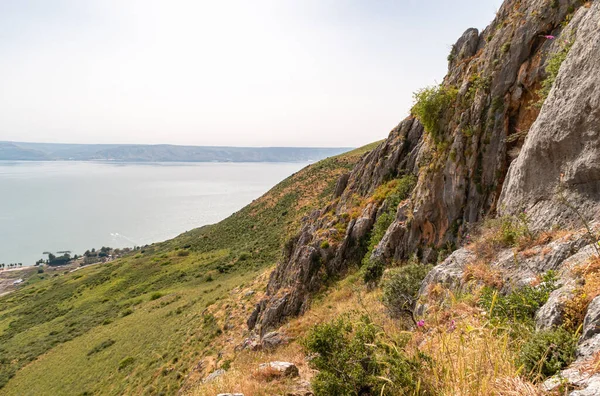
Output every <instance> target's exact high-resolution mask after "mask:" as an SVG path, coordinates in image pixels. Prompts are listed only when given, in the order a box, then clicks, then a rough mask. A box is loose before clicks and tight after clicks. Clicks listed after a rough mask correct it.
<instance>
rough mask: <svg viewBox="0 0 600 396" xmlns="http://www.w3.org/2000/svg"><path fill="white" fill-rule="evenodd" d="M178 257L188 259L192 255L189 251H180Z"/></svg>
mask: <svg viewBox="0 0 600 396" xmlns="http://www.w3.org/2000/svg"><path fill="white" fill-rule="evenodd" d="M177 255H178V256H179V257H186V256H189V255H190V251H189V250H178V251H177Z"/></svg>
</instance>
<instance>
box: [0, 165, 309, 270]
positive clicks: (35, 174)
mask: <svg viewBox="0 0 600 396" xmlns="http://www.w3.org/2000/svg"><path fill="white" fill-rule="evenodd" d="M305 165H306V164H300V163H285V164H282V163H251V164H250V163H243V164H240V163H237V164H232V163H191V164H190V163H175V164H173V163H168V164H166V163H158V164H157V163H153V164H139V163H138V164H130V163H129V164H123V163H93V162H3V161H0V263H2V262H3V263H7V264H8V263H12V262H22V263H23V265H31V264H33V263H34V262H35V261H36V260H38V259H40V258H42V252H44V251H46V250H48V251H51V252H56V251H60V250H71V251H72V252H73V254H81V253H83V252H84V251H85V250H87V249H90V248H92V247H95V248H99V247H101V246H111V247H127V246H134V245H144V244H147V243H152V242H158V241H163V240H166V239H169V238H172V237H174V236H176V235H178V234H180V233H182V232H184V231H187V230H190V229H192V228H196V227H199V226H202V225H206V224H211V223H215V222H218V221H219V220H222V219H224V218H225V217H227V216H229V215H230V214H231V213H233V212H235V211H237V210H239V209H241V208H242V207H244V206H245V205H246V204H248V203H250V202H251V201H252V200H253V199H255V198H258V197H259V196H261V195H262V194H263V193H264V192H266V191H267V190H269V189H270V188H271V187H272V186H274V185H275V184H277V183H278V182H279V181H281V180H283V179H284V178H285V177H287V176H289V175H291V174H292V173H294V172H296V171H298V170H299V169H301V168H302V167H304V166H305Z"/></svg>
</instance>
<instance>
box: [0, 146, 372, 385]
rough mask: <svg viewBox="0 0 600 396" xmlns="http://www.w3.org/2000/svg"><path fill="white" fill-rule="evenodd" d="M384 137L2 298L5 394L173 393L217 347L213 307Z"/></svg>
mask: <svg viewBox="0 0 600 396" xmlns="http://www.w3.org/2000/svg"><path fill="white" fill-rule="evenodd" d="M375 145H376V144H373V145H369V146H366V147H364V148H361V149H357V150H354V151H352V152H350V153H346V154H342V155H340V156H336V157H332V158H329V159H326V160H323V161H320V162H318V163H316V164H313V165H310V166H308V167H306V168H305V169H303V170H301V171H299V172H297V173H296V174H294V175H292V176H290V177H289V178H288V179H286V180H284V181H283V182H281V183H280V184H278V185H277V186H276V187H274V188H273V189H272V190H271V191H269V192H268V193H267V194H265V195H264V196H263V197H261V198H259V199H257V200H256V201H254V202H253V203H251V204H250V205H248V206H247V207H245V208H244V209H242V210H241V211H239V212H237V213H235V214H233V215H232V216H230V217H229V218H227V219H225V220H223V221H222V222H220V223H218V224H215V225H211V226H206V227H202V228H199V229H196V230H193V231H190V232H187V233H184V234H182V235H180V236H179V237H177V238H174V239H172V240H170V241H166V242H163V243H158V244H153V245H151V246H147V247H145V248H144V249H142V250H141V251H137V252H135V253H134V254H131V255H129V256H127V257H124V258H122V259H119V260H116V261H114V262H111V263H108V264H103V265H96V266H91V267H87V268H83V269H81V270H78V271H75V272H72V273H65V274H60V275H49V274H48V273H41V274H36V275H34V276H32V277H31V278H29V279H28V280H27V284H26V285H25V286H24V287H23V288H22V289H20V290H18V291H16V292H14V293H11V294H9V295H7V296H4V297H2V298H0V393H1V394H6V395H57V394H61V395H62V394H65V395H81V394H115V395H117V394H131V393H134V394H173V393H176V391H177V390H178V389H179V388H180V386H181V385H182V383H183V382H184V381H185V378H186V376H187V375H189V373H188V371H189V370H190V367H193V365H194V364H195V362H197V361H198V360H199V359H200V358H201V357H203V356H208V355H211V354H213V353H214V352H215V351H214V350H212V347H211V340H213V339H214V338H215V337H218V336H219V335H220V334H221V333H222V332H223V329H222V328H221V327H220V326H219V325H218V324H217V321H216V319H215V317H214V315H213V314H212V313H210V310H209V309H208V308H209V307H211V306H214V304H216V303H217V302H218V301H219V300H223V299H225V298H226V297H227V296H228V295H229V293H230V291H231V290H232V289H234V288H239V287H242V286H243V285H245V284H248V283H249V282H252V281H255V280H256V279H257V277H258V276H259V275H260V274H262V273H264V271H265V270H266V269H268V268H270V267H272V266H273V265H274V264H275V263H276V261H277V259H278V258H279V256H280V254H281V248H282V246H283V243H284V242H285V240H286V239H287V238H288V237H289V236H290V235H291V234H293V233H295V232H296V231H297V229H298V224H299V221H300V218H301V217H302V216H303V215H304V214H306V213H307V212H308V211H310V210H311V209H313V208H316V207H319V206H320V205H322V204H323V202H324V201H325V200H328V199H329V197H330V196H331V193H332V190H333V188H334V186H335V182H336V180H337V178H338V177H339V175H341V174H342V173H344V172H347V171H348V170H349V169H351V168H352V167H353V166H354V164H355V163H356V162H357V161H358V159H359V158H360V156H361V155H362V154H364V153H365V152H367V151H369V150H370V149H372V148H373V147H374V146H375Z"/></svg>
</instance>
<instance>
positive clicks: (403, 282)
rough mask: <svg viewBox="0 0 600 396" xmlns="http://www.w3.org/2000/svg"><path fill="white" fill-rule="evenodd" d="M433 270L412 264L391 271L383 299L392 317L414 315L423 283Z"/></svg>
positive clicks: (387, 278) (385, 281) (415, 263)
mask: <svg viewBox="0 0 600 396" xmlns="http://www.w3.org/2000/svg"><path fill="white" fill-rule="evenodd" d="M431 268H433V266H432V265H424V264H419V263H417V262H411V263H408V264H407V265H405V266H402V267H399V268H393V269H391V270H390V271H389V275H388V276H386V278H385V279H384V281H383V286H382V289H383V297H382V299H383V305H385V306H386V308H387V309H388V310H389V312H390V314H391V315H392V317H400V316H402V315H404V314H407V313H409V314H411V315H412V312H413V309H414V306H415V303H416V301H417V295H418V293H419V288H420V287H421V283H422V282H423V279H424V278H425V276H427V274H428V273H429V271H431Z"/></svg>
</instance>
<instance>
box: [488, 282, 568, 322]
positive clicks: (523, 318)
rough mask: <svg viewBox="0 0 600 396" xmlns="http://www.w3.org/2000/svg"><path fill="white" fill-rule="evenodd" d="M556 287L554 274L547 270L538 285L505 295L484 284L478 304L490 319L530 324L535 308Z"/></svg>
mask: <svg viewBox="0 0 600 396" xmlns="http://www.w3.org/2000/svg"><path fill="white" fill-rule="evenodd" d="M557 287H558V286H557V279H556V274H555V273H554V271H548V272H547V273H546V274H544V276H543V277H542V282H541V283H540V284H539V285H538V286H525V287H522V288H520V289H517V290H514V291H513V292H511V293H509V294H507V295H501V294H499V293H498V291H497V290H495V289H493V288H491V287H489V286H485V287H484V288H483V290H482V293H481V297H480V298H479V304H480V306H481V307H482V308H483V309H485V310H486V311H487V312H488V315H489V317H490V318H492V319H496V320H500V321H513V322H521V323H525V324H532V323H533V319H534V317H535V313H536V312H537V310H538V309H539V308H540V307H541V306H542V305H544V304H545V303H546V301H548V297H549V296H550V293H552V291H554V290H556V288H557Z"/></svg>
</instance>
